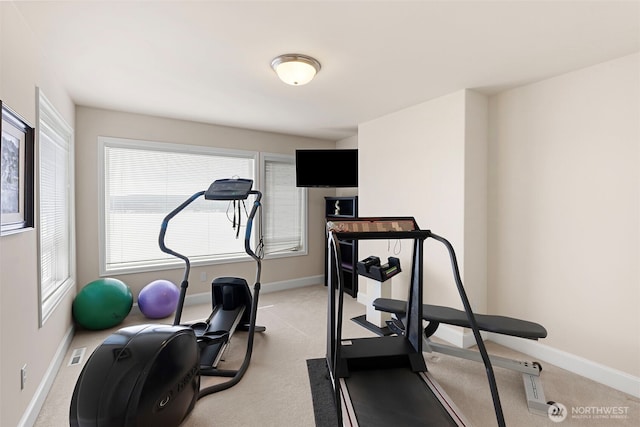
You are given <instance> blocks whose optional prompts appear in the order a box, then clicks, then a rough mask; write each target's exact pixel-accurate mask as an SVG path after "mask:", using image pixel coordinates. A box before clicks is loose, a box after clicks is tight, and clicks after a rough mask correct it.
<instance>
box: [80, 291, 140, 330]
mask: <svg viewBox="0 0 640 427" xmlns="http://www.w3.org/2000/svg"><path fill="white" fill-rule="evenodd" d="M132 306H133V295H132V294H131V289H129V287H128V286H127V285H126V284H125V283H124V282H122V281H121V280H118V279H111V278H106V279H98V280H94V281H93V282H91V283H88V284H87V285H86V286H85V287H84V288H82V290H81V291H80V292H79V293H78V295H76V297H75V299H74V300H73V318H74V319H75V320H76V322H78V323H79V324H80V325H81V326H83V327H85V328H87V329H93V330H99V329H107V328H111V327H112V326H116V325H117V324H119V323H120V322H122V321H123V320H124V318H125V317H127V315H128V314H129V312H130V311H131V307H132Z"/></svg>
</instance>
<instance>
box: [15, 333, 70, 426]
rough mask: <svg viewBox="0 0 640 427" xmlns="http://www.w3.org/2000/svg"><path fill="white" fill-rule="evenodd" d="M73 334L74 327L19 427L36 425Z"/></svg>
mask: <svg viewBox="0 0 640 427" xmlns="http://www.w3.org/2000/svg"><path fill="white" fill-rule="evenodd" d="M73 334H74V327H73V326H71V327H70V328H69V329H68V330H67V333H66V334H65V335H64V338H63V339H62V341H61V342H60V344H59V345H58V349H57V350H56V354H55V355H54V357H53V359H52V360H51V363H50V364H49V367H48V368H47V372H45V374H44V377H43V378H42V381H40V385H38V389H37V390H36V392H35V394H34V395H33V398H32V399H31V402H29V406H27V409H26V410H25V411H24V414H22V418H21V419H20V421H19V422H18V427H31V426H33V425H34V424H35V423H36V419H37V418H38V414H39V413H40V410H41V409H42V405H44V401H45V399H46V398H47V395H48V394H49V391H50V390H51V386H53V381H54V380H55V379H56V375H57V374H58V370H59V369H60V366H62V362H63V361H64V356H65V355H66V354H67V350H69V347H70V346H71V341H72V340H73Z"/></svg>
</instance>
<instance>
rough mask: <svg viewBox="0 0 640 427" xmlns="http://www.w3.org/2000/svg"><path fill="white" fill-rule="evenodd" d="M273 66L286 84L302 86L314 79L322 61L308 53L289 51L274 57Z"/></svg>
mask: <svg viewBox="0 0 640 427" xmlns="http://www.w3.org/2000/svg"><path fill="white" fill-rule="evenodd" d="M271 68H273V71H275V72H276V74H277V75H278V77H280V80H282V81H283V82H285V83H286V84H289V85H292V86H302V85H305V84H307V83H309V82H310V81H311V80H313V78H314V77H315V75H316V73H317V72H318V71H320V63H319V62H318V61H317V60H316V59H314V58H312V57H310V56H307V55H301V54H299V53H287V54H286V55H280V56H278V57H276V58H274V59H273V61H271Z"/></svg>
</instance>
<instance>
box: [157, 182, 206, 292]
mask: <svg viewBox="0 0 640 427" xmlns="http://www.w3.org/2000/svg"><path fill="white" fill-rule="evenodd" d="M203 194H204V191H198V192H197V193H195V194H194V195H193V196H191V197H189V198H188V199H187V200H185V201H184V202H182V203H181V204H180V206H178V207H177V208H175V209H174V210H172V211H171V212H169V213H168V214H167V216H165V217H164V219H163V220H162V225H161V226H160V236H158V245H159V246H160V250H161V251H162V252H164V253H167V254H169V255H173V256H174V257H176V258H180V259H181V260H183V261H184V262H185V264H186V268H185V271H184V276H183V277H182V281H183V282H184V281H187V280H188V279H189V270H190V269H191V263H190V262H189V258H187V256H186V255H182V254H181V253H178V252H176V251H174V250H172V249H169V248H168V247H167V245H165V243H164V237H165V234H167V227H168V226H169V221H171V219H172V218H173V217H174V216H176V215H177V214H178V213H180V212H181V211H182V210H183V209H184V208H186V207H187V206H189V205H190V204H191V203H193V202H194V201H195V200H196V199H197V198H199V197H200V196H202V195H203Z"/></svg>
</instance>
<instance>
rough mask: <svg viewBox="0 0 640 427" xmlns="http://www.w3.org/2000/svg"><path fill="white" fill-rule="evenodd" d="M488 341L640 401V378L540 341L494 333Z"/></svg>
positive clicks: (489, 336) (489, 335)
mask: <svg viewBox="0 0 640 427" xmlns="http://www.w3.org/2000/svg"><path fill="white" fill-rule="evenodd" d="M488 339H489V340H491V341H493V342H495V343H497V344H500V345H503V346H505V347H508V348H510V349H513V350H516V351H519V352H521V353H525V354H527V355H529V356H532V357H534V358H536V359H539V361H544V362H548V363H551V364H553V365H555V366H557V367H559V368H562V369H565V370H567V371H569V372H573V373H574V374H577V375H580V376H583V377H585V378H589V379H590V380H593V381H596V382H598V383H600V384H604V385H606V386H608V387H611V388H614V389H616V390H619V391H622V392H624V393H627V394H630V395H631V396H634V397H636V398H640V378H638V377H635V376H633V375H631V374H628V373H626V372H622V371H619V370H617V369H614V368H610V367H608V366H605V365H602V364H600V363H597V362H593V361H591V360H587V359H585V358H583V357H580V356H577V355H575V354H571V353H567V352H566V351H562V350H558V349H556V348H553V347H549V346H547V345H545V344H543V343H541V342H538V341H531V340H525V339H520V338H516V337H510V336H506V335H499V334H493V333H490V334H488Z"/></svg>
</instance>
